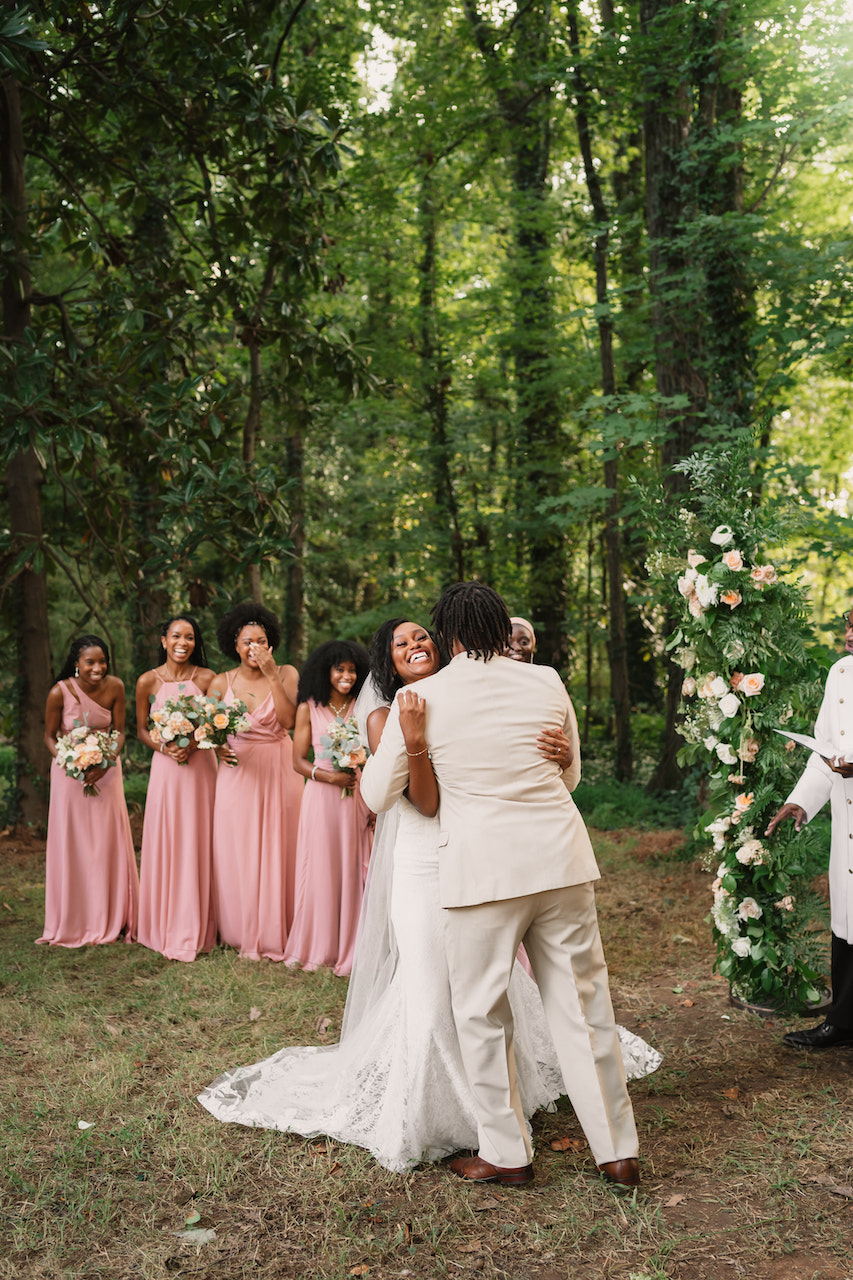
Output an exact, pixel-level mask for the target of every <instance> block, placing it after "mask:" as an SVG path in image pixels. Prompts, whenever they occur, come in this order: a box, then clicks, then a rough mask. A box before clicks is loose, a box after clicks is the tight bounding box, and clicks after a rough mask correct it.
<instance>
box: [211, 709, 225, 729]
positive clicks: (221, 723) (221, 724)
mask: <svg viewBox="0 0 853 1280" xmlns="http://www.w3.org/2000/svg"><path fill="white" fill-rule="evenodd" d="M213 724H214V727H215V728H216V729H224V728H225V726H226V725H227V724H228V717H227V715H226V714H225V712H224V711H220V712H219V714H218V715H215V716H214V717H213Z"/></svg>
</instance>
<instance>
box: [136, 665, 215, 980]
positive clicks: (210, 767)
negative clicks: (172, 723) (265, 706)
mask: <svg viewBox="0 0 853 1280" xmlns="http://www.w3.org/2000/svg"><path fill="white" fill-rule="evenodd" d="M194 675H195V671H193V676H194ZM158 679H159V680H160V687H159V689H158V690H157V694H156V697H155V699H154V702H153V703H152V705H151V710H152V711H153V710H155V709H156V708H157V707H162V705H163V703H164V702H166V700H167V699H168V698H177V697H180V696H181V694H188V695H197V696H200V695H201V689H199V687H198V685H197V684H195V682H194V681H193V678H192V676H190V678H189V680H181V681H177V680H163V679H162V678H161V677H159V676H158ZM215 792H216V756H215V754H214V752H212V751H194V752H193V753H192V755H191V756H190V758H189V760H188V761H187V763H186V764H177V763H176V762H175V761H174V760H173V759H172V758H171V756H168V755H166V754H165V753H163V752H160V751H155V752H154V755H153V757H152V760H151V776H150V778H149V781H148V795H147V798H146V801H145V822H144V824H143V827H142V862H141V867H140V882H139V927H138V929H137V932H136V939H137V942H141V943H142V945H143V946H144V947H150V948H151V950H152V951H159V952H160V954H161V955H164V956H166V958H167V959H168V960H195V958H196V956H197V955H198V954H199V952H200V951H210V950H211V949H212V948H213V947H214V946H215V945H216V923H215V921H214V918H213V798H214V794H215Z"/></svg>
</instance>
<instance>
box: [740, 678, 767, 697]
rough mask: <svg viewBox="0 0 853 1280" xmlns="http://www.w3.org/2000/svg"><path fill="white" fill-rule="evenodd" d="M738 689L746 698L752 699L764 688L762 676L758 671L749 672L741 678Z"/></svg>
mask: <svg viewBox="0 0 853 1280" xmlns="http://www.w3.org/2000/svg"><path fill="white" fill-rule="evenodd" d="M738 687H739V688H740V691H741V693H742V694H744V695H745V696H746V697H747V698H754V697H755V695H756V694H757V693H761V690H762V689H763V688H764V676H763V675H762V674H761V672H760V671H751V672H750V673H749V675H746V676H744V677H743V679H742V680H741V682H740V685H739V686H738Z"/></svg>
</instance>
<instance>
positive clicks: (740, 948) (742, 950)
mask: <svg viewBox="0 0 853 1280" xmlns="http://www.w3.org/2000/svg"><path fill="white" fill-rule="evenodd" d="M751 950H752V948H751V947H750V945H749V938H735V939H734V941H733V942H732V951H733V952H734V953H735V955H736V956H741V957H744V958H745V957H746V956H748V955H749V953H750V951H751Z"/></svg>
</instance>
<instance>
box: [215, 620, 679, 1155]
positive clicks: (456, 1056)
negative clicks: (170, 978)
mask: <svg viewBox="0 0 853 1280" xmlns="http://www.w3.org/2000/svg"><path fill="white" fill-rule="evenodd" d="M439 665H440V664H439V656H438V650H437V648H436V645H435V643H434V641H433V640H432V638H431V636H430V634H429V632H428V631H427V630H426V629H425V628H423V627H420V626H417V625H416V624H415V623H413V622H410V621H408V620H406V619H405V618H394V619H392V620H391V621H389V622H386V623H385V624H384V625H383V626H382V627H380V628H379V630H378V631H377V633H376V635H375V636H374V638H373V644H372V646H371V672H372V678H371V680H369V681H368V682H367V684H366V686H365V689H364V691H363V692H362V694H360V695H359V699H358V703H357V706H356V715H357V717H358V721H359V724H360V725H361V726H362V728H363V730H364V729H365V728H366V731H367V736H368V739H369V742H370V747H371V750H373V751H375V750H376V747H377V746H378V744H379V740H380V737H381V733H382V728H383V727H384V723H385V719H386V717H387V714H388V707H389V705H390V703H391V702H392V701H393V699H394V697H395V696H397V695H398V691H399V690H403V692H402V693H400V694H399V697H400V699H401V714H400V723H401V727H402V729H403V733H404V735H405V740H406V750H407V752H408V754H409V765H410V785H409V790H408V799H406V798H405V797H404V798H403V799H401V800H400V801H398V803H397V804H396V805H395V807H394V809H393V810H391V812H390V813H388V814H381V815H380V816H379V818H378V819H377V824H376V834H375V837H374V844H373V853H372V856H371V861H370V870H369V873H368V880H367V887H366V890H365V899H364V905H363V908H362V916H361V922H360V925H359V935H358V941H357V944H356V958H355V965H354V968H353V974H352V978H351V980H350V987H349V993H348V995H347V1002H346V1008H345V1010H344V1017H343V1024H342V1027H341V1039H340V1043H339V1044H336V1045H330V1046H326V1047H298V1048H284V1049H281V1050H279V1052H278V1053H276V1054H274V1055H273V1056H272V1057H271V1058H267V1059H266V1060H265V1061H263V1062H259V1063H256V1064H255V1065H253V1066H249V1067H240V1068H237V1069H236V1070H234V1071H229V1072H226V1073H225V1074H224V1075H222V1076H220V1077H219V1078H218V1079H217V1080H215V1081H214V1082H213V1084H211V1085H210V1086H209V1087H208V1088H207V1089H205V1090H204V1091H203V1092H202V1093H201V1094H200V1095H199V1101H200V1102H201V1104H202V1106H204V1107H206V1108H207V1110H208V1111H210V1112H211V1113H212V1114H213V1115H214V1116H216V1117H217V1118H218V1119H220V1120H223V1121H233V1122H236V1123H238V1124H245V1125H249V1126H260V1127H262V1128H267V1129H278V1130H280V1131H282V1132H292V1133H299V1134H302V1135H303V1136H305V1137H315V1136H316V1135H318V1134H324V1135H326V1136H328V1137H331V1138H334V1139H336V1140H337V1141H340V1142H346V1143H352V1144H354V1145H356V1146H360V1147H364V1148H366V1149H367V1150H368V1151H370V1152H371V1154H372V1155H373V1156H374V1157H375V1159H376V1160H377V1161H378V1162H379V1163H380V1164H381V1165H383V1166H384V1167H385V1168H386V1169H390V1170H392V1171H393V1172H400V1173H402V1172H405V1171H407V1170H409V1169H411V1168H413V1167H414V1166H415V1165H416V1164H418V1163H420V1162H421V1161H425V1160H426V1161H434V1160H440V1159H442V1158H443V1157H444V1156H446V1155H450V1154H451V1153H452V1152H455V1151H459V1150H460V1149H470V1148H472V1147H476V1145H477V1125H476V1120H475V1118H474V1112H473V1108H472V1104H471V1099H470V1093H469V1089H468V1084H467V1081H466V1079H465V1073H464V1069H463V1066H462V1058H461V1055H460V1052H459V1043H458V1039H457V1035H456V1027H455V1024H454V1021H453V1013H452V1010H451V1005H450V984H449V979H448V972H447V961H446V956H445V943H444V932H443V928H444V917H443V912H442V909H441V907H440V905H439V900H438V822H437V819H436V818H435V817H433V816H431V815H432V814H434V813H435V812H436V810H437V806H438V789H437V785H436V782H435V777H434V775H433V773H432V767H431V765H430V764H429V757H428V755H427V753H426V745H425V742H424V737H423V731H424V703H423V700H422V699H420V698H419V697H418V696H417V694H416V693H415V692H414V690H412V689H410V688H408V687H407V686H410V685H413V684H415V683H416V682H417V681H418V680H421V679H423V678H424V677H425V676H428V675H432V674H433V673H434V672H435V671H437V670H438V667H439ZM567 745H568V744H567V742H566V739H565V737H564V736H563V734H562V733H561V732H559V731H557V732H553V731H549V730H545V731H543V732H542V734H541V735H540V738H539V749H540V751H541V753H542V754H543V755H545V756H547V757H549V758H550V759H557V760H559V759H561V758H563V757H564V755H565V752H566V749H567ZM419 809H420V810H421V811H419ZM509 994H510V1002H511V1005H512V1012H513V1019H514V1022H515V1041H514V1046H515V1057H516V1068H517V1073H518V1081H519V1088H520V1093H521V1100H522V1105H523V1108H524V1114H525V1116H526V1117H528V1118H529V1117H530V1116H531V1115H532V1114H533V1112H534V1111H536V1110H538V1109H539V1108H540V1107H546V1106H549V1105H550V1104H552V1103H553V1102H554V1101H555V1099H556V1098H558V1097H559V1096H560V1094H562V1093H565V1088H564V1085H563V1080H562V1076H561V1073H560V1069H559V1066H558V1064H557V1059H556V1053H555V1051H554V1047H553V1045H552V1043H551V1038H550V1035H549V1033H548V1029H547V1026H546V1023H545V1017H544V1013H543V1011H542V1004H541V1001H540V999H539V992H538V989H537V987H536V984H535V982H534V981H533V980H532V979H531V978H530V977H529V976H528V974H527V973H526V972H525V971H524V970H523V968H522V967H521V965H520V964H516V965H515V968H514V972H513V978H512V982H511V985H510V992H509ZM619 1037H620V1043H621V1045H622V1053H623V1058H624V1059H625V1065H626V1073H627V1075H628V1078H629V1079H637V1078H638V1077H640V1076H643V1075H647V1074H649V1073H650V1072H652V1071H654V1070H655V1069H656V1068H657V1066H658V1065H659V1063H660V1061H661V1058H660V1054H658V1053H657V1051H656V1050H654V1049H652V1048H651V1046H649V1045H647V1044H646V1043H645V1042H644V1041H643V1040H641V1039H640V1038H639V1037H637V1036H632V1035H631V1034H630V1033H629V1032H627V1031H625V1030H624V1029H623V1028H621V1027H620V1028H619Z"/></svg>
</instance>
